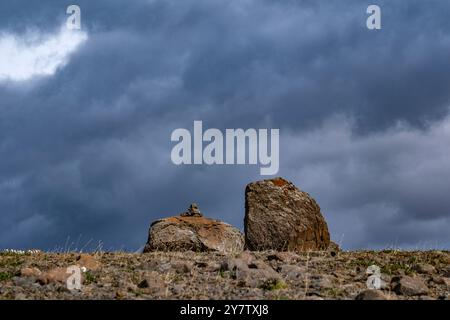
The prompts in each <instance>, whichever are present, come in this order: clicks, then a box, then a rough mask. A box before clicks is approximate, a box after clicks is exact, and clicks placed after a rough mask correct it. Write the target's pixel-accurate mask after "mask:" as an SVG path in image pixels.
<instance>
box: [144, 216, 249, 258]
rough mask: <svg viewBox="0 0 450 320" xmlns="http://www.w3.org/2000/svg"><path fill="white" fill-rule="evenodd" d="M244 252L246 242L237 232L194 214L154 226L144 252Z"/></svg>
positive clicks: (163, 221) (171, 218)
mask: <svg viewBox="0 0 450 320" xmlns="http://www.w3.org/2000/svg"><path fill="white" fill-rule="evenodd" d="M197 209H198V208H197ZM243 248H244V238H243V235H242V233H241V232H240V231H239V230H238V229H237V228H235V227H233V226H231V225H229V224H226V223H223V222H221V221H218V220H212V219H208V218H205V217H202V216H200V215H198V214H197V213H195V214H193V215H186V214H182V215H180V216H176V217H170V218H165V219H161V220H157V221H155V222H153V223H152V225H151V226H150V230H149V237H148V241H147V244H146V246H145V248H144V252H150V251H186V250H192V251H202V252H204V251H217V252H222V253H232V252H240V251H242V250H243Z"/></svg>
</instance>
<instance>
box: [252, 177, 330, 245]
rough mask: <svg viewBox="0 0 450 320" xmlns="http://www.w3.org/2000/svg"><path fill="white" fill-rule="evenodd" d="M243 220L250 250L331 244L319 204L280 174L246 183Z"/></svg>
mask: <svg viewBox="0 0 450 320" xmlns="http://www.w3.org/2000/svg"><path fill="white" fill-rule="evenodd" d="M244 224H245V245H246V248H247V249H249V250H254V251H257V250H278V251H287V250H291V251H307V250H324V249H327V248H328V246H329V244H330V234H329V232H328V226H327V223H326V222H325V219H324V218H323V216H322V214H321V212H320V207H319V205H318V204H317V203H316V201H315V200H314V199H313V198H312V197H311V196H310V195H309V194H307V193H306V192H303V191H300V190H299V189H297V188H296V187H295V186H294V185H293V184H292V183H291V182H289V181H287V180H284V179H283V178H276V179H271V180H263V181H258V182H254V183H250V184H249V185H247V188H246V190H245V220H244Z"/></svg>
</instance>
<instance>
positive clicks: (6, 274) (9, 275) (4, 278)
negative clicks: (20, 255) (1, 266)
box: [0, 272, 14, 282]
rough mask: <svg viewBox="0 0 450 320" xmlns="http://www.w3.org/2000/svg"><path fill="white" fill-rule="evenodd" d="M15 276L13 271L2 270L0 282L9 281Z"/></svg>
mask: <svg viewBox="0 0 450 320" xmlns="http://www.w3.org/2000/svg"><path fill="white" fill-rule="evenodd" d="M12 277H14V274H12V273H11V272H0V282H2V281H8V280H10V279H12Z"/></svg>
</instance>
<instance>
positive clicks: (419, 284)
mask: <svg viewBox="0 0 450 320" xmlns="http://www.w3.org/2000/svg"><path fill="white" fill-rule="evenodd" d="M391 284H392V287H393V290H394V291H395V292H396V293H397V294H401V295H404V296H420V295H426V294H427V293H428V287H427V285H426V284H425V282H424V281H423V280H422V279H420V278H413V277H409V276H400V277H394V278H393V279H392V283H391Z"/></svg>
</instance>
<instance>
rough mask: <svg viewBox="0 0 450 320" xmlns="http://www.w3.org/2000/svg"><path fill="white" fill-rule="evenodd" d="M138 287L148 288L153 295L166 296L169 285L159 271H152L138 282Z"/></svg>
mask: <svg viewBox="0 0 450 320" xmlns="http://www.w3.org/2000/svg"><path fill="white" fill-rule="evenodd" d="M138 288H140V289H146V290H147V291H148V292H149V293H151V294H153V295H161V296H164V295H165V292H166V288H167V285H166V282H165V281H164V280H163V279H162V278H161V276H160V275H159V274H158V273H157V272H155V271H152V272H150V273H147V274H146V275H145V277H144V279H143V280H142V281H141V282H140V283H139V284H138Z"/></svg>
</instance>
